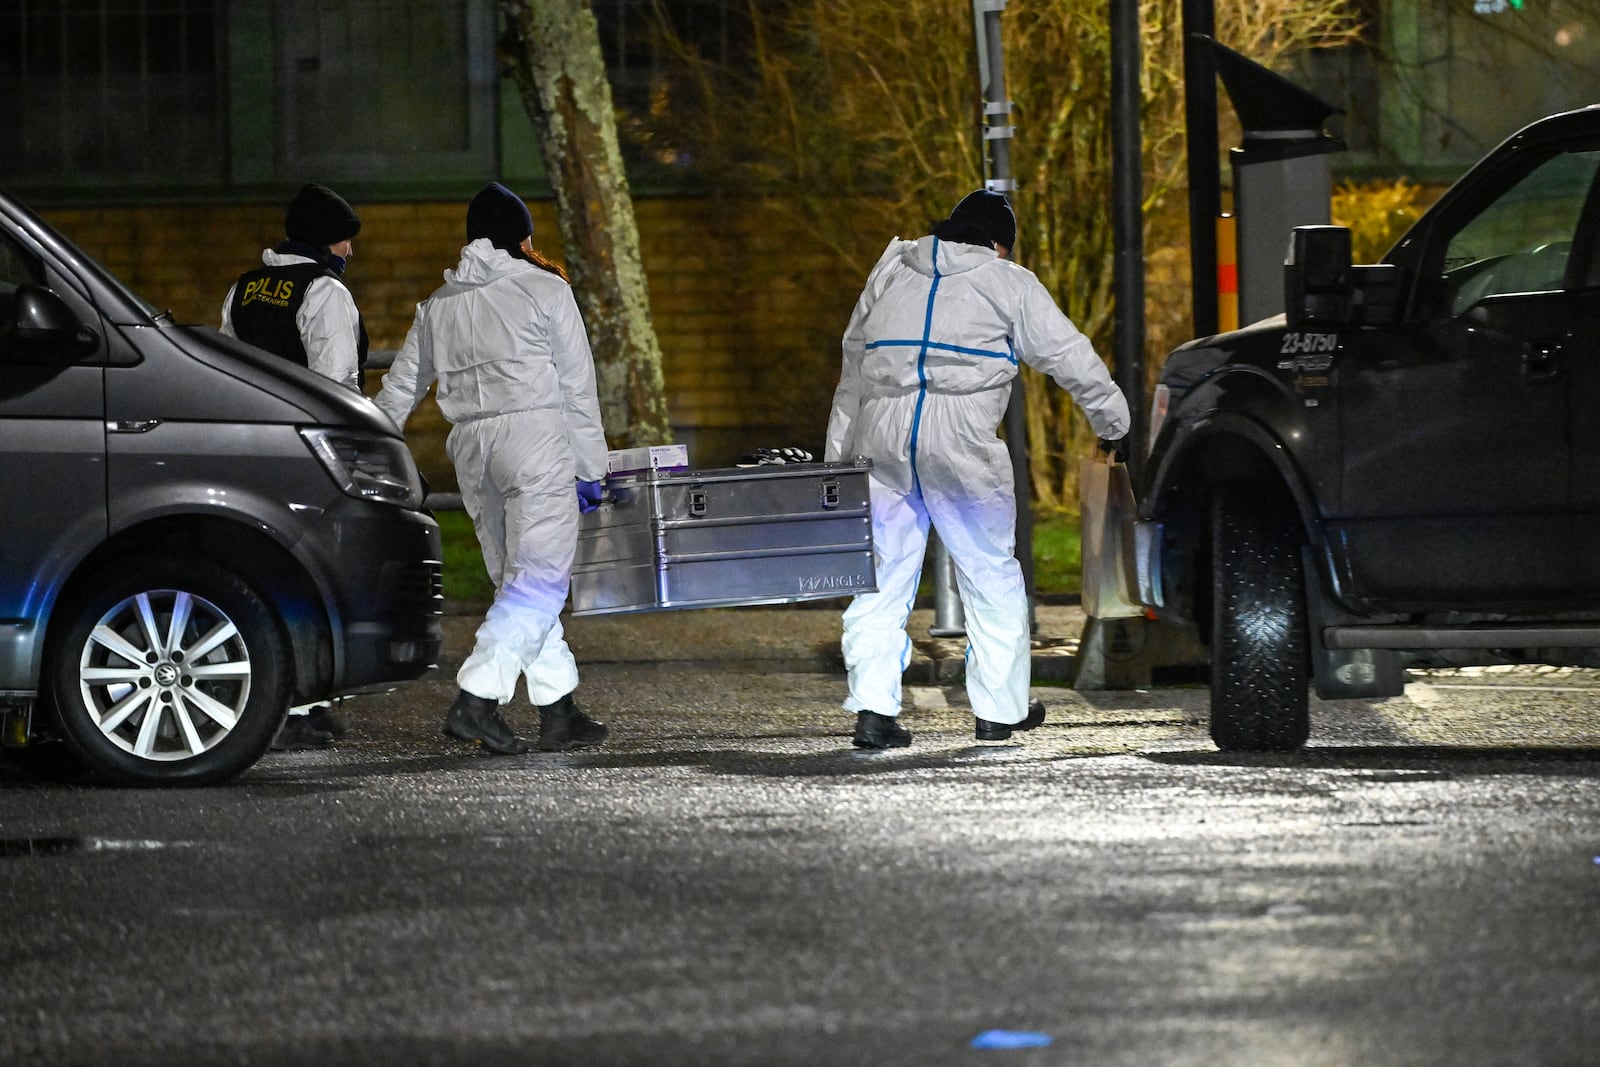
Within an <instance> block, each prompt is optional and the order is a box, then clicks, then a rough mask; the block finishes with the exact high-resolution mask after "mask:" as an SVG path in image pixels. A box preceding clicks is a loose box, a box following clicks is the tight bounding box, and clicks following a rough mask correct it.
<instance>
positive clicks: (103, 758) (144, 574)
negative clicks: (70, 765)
mask: <svg viewBox="0 0 1600 1067" xmlns="http://www.w3.org/2000/svg"><path fill="white" fill-rule="evenodd" d="M66 618H67V620H68V621H67V622H66V625H65V627H64V628H63V630H62V631H61V637H60V640H59V641H58V642H54V643H53V650H54V651H53V657H52V663H53V667H52V670H51V674H52V685H53V688H54V696H55V703H56V711H57V714H58V716H59V719H60V726H61V732H62V734H63V735H64V736H65V737H66V739H67V741H68V743H69V744H70V745H71V746H72V748H73V749H74V750H75V751H76V752H77V753H78V754H79V755H80V756H81V757H82V758H83V760H84V762H85V763H86V764H88V765H89V766H90V768H91V769H93V770H94V771H96V772H98V773H100V774H102V775H104V776H106V777H109V778H111V779H113V780H116V781H119V782H124V783H128V784H133V785H159V784H184V785H202V784H208V783H213V782H218V781H222V780H225V779H227V778H231V777H233V776H235V775H237V774H239V773H240V772H241V771H244V770H245V769H246V768H248V767H250V766H251V765H252V764H254V763H255V762H256V760H258V759H260V758H261V755H262V754H263V753H264V752H266V750H267V746H268V745H269V744H270V743H271V741H272V735H273V733H274V731H276V730H277V728H278V725H279V723H281V722H282V720H283V716H284V713H285V711H286V709H287V707H288V690H289V677H290V668H289V664H288V658H287V653H286V646H285V642H284V639H283V636H282V634H281V632H280V630H279V627H278V624H277V621H276V619H275V617H274V616H273V613H272V611H271V610H270V609H269V608H268V607H267V605H266V604H265V603H264V602H263V601H262V599H261V598H260V597H259V596H258V595H257V594H256V593H255V592H254V591H253V590H252V589H250V587H249V586H247V585H245V583H244V582H242V581H241V580H240V579H239V578H238V577H237V576H235V575H233V574H231V573H229V572H228V571H226V570H223V569H222V568H220V567H218V566H216V565H214V564H212V563H209V562H207V561H205V560H203V559H200V558H197V557H188V556H183V557H166V558H161V559H157V560H141V561H138V562H137V563H136V564H135V565H134V566H133V567H132V568H131V569H129V568H127V567H126V566H124V567H123V568H122V569H121V570H120V571H117V572H107V573H106V575H105V576H104V578H103V580H101V581H98V582H94V583H91V587H90V589H89V592H87V593H86V594H84V595H83V596H81V597H80V598H78V599H77V600H76V601H75V602H74V603H73V604H71V605H70V606H69V607H68V608H67V609H66Z"/></svg>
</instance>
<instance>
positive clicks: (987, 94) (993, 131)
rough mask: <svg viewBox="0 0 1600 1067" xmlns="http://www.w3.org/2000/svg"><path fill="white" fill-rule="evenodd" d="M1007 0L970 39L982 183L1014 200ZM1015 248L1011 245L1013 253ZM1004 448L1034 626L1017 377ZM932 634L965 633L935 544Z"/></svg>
mask: <svg viewBox="0 0 1600 1067" xmlns="http://www.w3.org/2000/svg"><path fill="white" fill-rule="evenodd" d="M1005 7H1006V0H972V17H973V31H974V37H975V38H976V41H977V47H978V78H979V82H980V88H981V90H982V98H983V127H984V128H983V143H984V148H985V152H984V186H985V188H988V189H992V190H994V191H995V192H998V193H1004V194H1006V196H1007V197H1008V198H1009V199H1011V200H1012V201H1013V205H1014V204H1015V200H1016V188H1017V183H1016V182H1015V181H1014V180H1013V179H1012V177H1011V139H1012V137H1013V136H1014V134H1015V127H1014V126H1012V125H1011V100H1010V99H1009V98H1008V97H1007V95H1006V75H1005V48H1004V45H1003V43H1002V40H1001V34H1000V14H1001V12H1003V11H1004V10H1005ZM1015 252H1016V250H1015V249H1012V253H1013V254H1015ZM1004 425H1005V431H1006V450H1007V452H1008V453H1009V454H1010V456H1011V474H1012V481H1013V484H1014V486H1015V492H1016V500H1017V521H1016V530H1017V546H1016V552H1017V561H1018V562H1019V563H1020V564H1021V565H1022V580H1023V584H1024V587H1025V588H1026V589H1027V594H1028V625H1029V628H1030V629H1034V628H1036V627H1037V623H1036V621H1035V617H1034V598H1033V492H1032V483H1031V482H1030V481H1029V475H1028V422H1027V405H1026V402H1025V399H1024V396H1023V390H1022V383H1021V381H1020V380H1018V381H1017V382H1015V383H1013V385H1012V389H1011V397H1010V400H1009V401H1008V403H1007V405H1006V414H1005V422H1004ZM933 562H934V623H933V627H932V629H931V631H930V632H932V633H933V634H934V635H935V636H938V637H943V636H952V635H955V634H961V633H965V632H966V623H965V619H964V618H963V616H962V615H961V602H960V599H959V598H958V597H956V596H955V595H953V594H952V593H951V591H950V589H949V585H950V584H951V583H953V581H954V577H955V576H954V568H953V567H952V566H951V564H950V561H949V553H948V552H947V551H946V550H945V548H944V546H943V545H942V544H939V543H937V542H936V543H935V544H934V546H933Z"/></svg>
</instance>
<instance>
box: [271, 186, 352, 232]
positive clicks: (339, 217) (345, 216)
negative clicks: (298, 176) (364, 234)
mask: <svg viewBox="0 0 1600 1067" xmlns="http://www.w3.org/2000/svg"><path fill="white" fill-rule="evenodd" d="M283 232H284V234H285V235H286V236H287V237H288V238H289V240H291V241H300V242H303V243H305V244H308V245H316V246H317V247H318V248H326V247H328V246H329V245H336V244H338V243H339V242H340V241H348V240H349V239H350V238H352V237H354V236H355V235H356V234H358V233H360V232H361V217H360V216H359V215H357V214H356V212H355V208H353V207H351V206H350V205H349V204H348V203H346V202H345V199H344V197H342V196H340V195H339V194H338V193H336V192H334V191H333V190H332V189H329V188H328V187H327V186H325V185H317V184H315V183H308V184H306V185H302V186H301V187H300V191H299V192H298V193H296V194H295V197H294V199H293V200H291V201H289V210H288V211H287V212H285V213H284V216H283Z"/></svg>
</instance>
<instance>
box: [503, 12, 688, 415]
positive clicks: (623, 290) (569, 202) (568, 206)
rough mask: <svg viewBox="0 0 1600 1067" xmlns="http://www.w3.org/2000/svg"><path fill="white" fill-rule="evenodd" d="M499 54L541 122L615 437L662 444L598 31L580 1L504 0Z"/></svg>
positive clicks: (654, 366) (645, 299)
mask: <svg viewBox="0 0 1600 1067" xmlns="http://www.w3.org/2000/svg"><path fill="white" fill-rule="evenodd" d="M500 13H501V15H502V17H503V21H504V29H505V34H504V36H503V38H502V39H501V44H500V53H501V61H502V62H503V63H504V65H505V67H506V69H507V70H508V71H509V73H510V75H511V77H512V79H513V80H514V81H515V82H516V85H517V89H518V91H519V93H520V94H521V96H522V103H523V106H524V107H525V108H527V111H528V115H529V117H531V118H532V119H533V124H534V127H535V129H536V130H537V131H538V137H539V147H540V151H541V154H542V155H543V158H544V165H545V173H546V174H548V175H549V177H550V184H551V186H552V187H553V188H554V190H555V197H556V219H557V222H558V224H559V226H560V229H561V240H562V244H563V245H564V246H565V249H566V259H567V266H568V269H569V270H570V271H571V274H572V283H573V288H574V289H575V290H576V292H577V297H578V303H579V305H580V306H581V307H582V309H583V316H584V322H585V324H586V325H587V327H588V330H589V338H590V341H591V343H592V345H593V347H594V352H595V371H596V374H597V376H598V378H599V389H600V411H601V417H602V418H603V419H604V421H605V425H606V429H607V431H608V436H610V438H611V440H612V442H613V443H614V444H618V445H624V446H627V445H645V444H661V443H664V442H666V441H669V440H670V439H671V436H672V431H671V428H670V426H669V425H668V421H667V402H666V392H665V388H664V386H663V381H662V373H661V346H660V343H659V341H658V340H657V338H656V332H655V326H654V324H653V323H652V321H651V318H650V298H649V291H648V288H647V286H646V282H645V273H644V263H643V261H642V259H641V257H640V254H639V230H638V225H637V224H636V222H635V221H634V215H633V200H632V197H631V196H630V194H629V192H628V181H627V174H626V172H625V171H624V170H623V165H622V153H621V150H620V149H619V147H618V145H617V130H616V119H615V115H614V113H613V111H612V103H611V85H610V83H609V82H608V81H607V80H606V68H605V62H604V60H603V59H602V57H601V54H600V33H599V28H598V27H597V26H596V24H595V20H594V13H593V12H592V11H590V9H589V4H588V3H586V2H585V0H500Z"/></svg>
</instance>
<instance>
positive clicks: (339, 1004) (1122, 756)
mask: <svg viewBox="0 0 1600 1067" xmlns="http://www.w3.org/2000/svg"><path fill="white" fill-rule="evenodd" d="M472 621H473V620H470V619H453V620H451V626H450V641H449V645H448V647H447V659H446V661H445V663H444V664H443V665H442V667H443V669H442V670H441V671H440V672H438V673H437V674H436V675H434V676H430V677H429V678H428V679H425V680H424V681H422V682H418V683H413V684H411V685H408V686H405V687H403V688H401V689H400V690H398V691H396V692H394V693H391V694H388V695H386V696H381V697H365V698H361V699H360V700H357V701H353V702H351V704H350V705H348V706H347V707H346V709H345V714H346V716H347V717H349V718H351V719H352V720H353V721H354V723H355V729H354V731H353V734H352V736H351V737H350V738H349V739H347V740H346V741H344V742H342V743H340V744H339V745H338V746H336V747H334V748H332V749H329V750H325V751H319V752H302V753H283V754H274V755H271V756H269V757H267V758H266V759H265V760H263V761H262V762H261V763H260V764H259V765H258V766H257V767H256V768H254V769H253V770H252V771H251V772H249V773H248V774H247V775H245V776H244V777H243V778H242V779H241V780H239V781H238V782H237V783H235V784H232V785H230V786H227V787H221V788H210V789H199V790H118V789H102V788H91V787H84V786H62V785H52V784H46V783H38V782H34V781H30V780H25V779H21V778H18V777H16V776H14V775H6V776H3V777H0V902H3V904H4V907H5V913H6V920H5V925H4V930H3V932H0V975H3V976H4V979H3V981H4V989H5V995H4V997H3V998H0V1064H8V1065H34V1064H41V1065H42V1064H102V1063H103V1064H118V1065H141V1064H152V1065H154V1064H386V1065H392V1064H406V1065H411V1064H463V1065H466V1064H474V1065H476V1064H486V1065H497V1064H517V1065H524V1064H641V1065H645V1064H649V1065H658V1064H659V1065H676V1064H684V1065H710V1064H819V1063H826V1064H969V1063H970V1064H981V1063H996V1062H999V1063H1006V1064H1018V1065H1023V1064H1073V1065H1081V1064H1092V1065H1100V1064H1107V1065H1122V1064H1127V1065H1135V1064H1137V1065H1151V1064H1207V1065H1214V1064H1240V1065H1252V1067H1254V1065H1279V1064H1282V1065H1291V1064H1292V1065H1303V1064H1327V1065H1358V1064H1359V1065H1385V1064H1452V1065H1458V1064H1465V1065H1474V1064H1485V1065H1487V1064H1592V1063H1595V1062H1600V1051H1597V1049H1600V907H1597V904H1600V788H1597V778H1600V680H1597V678H1596V677H1595V676H1594V675H1593V674H1592V673H1586V672H1572V671H1568V672H1533V671H1526V670H1523V671H1487V672H1485V671H1478V672H1439V673H1435V674H1430V675H1427V676H1425V677H1423V678H1421V679H1420V681H1419V682H1417V683H1414V684H1413V685H1412V686H1410V687H1409V689H1408V692H1407V696H1406V697H1405V698H1404V699H1396V700H1390V701H1385V702H1382V703H1378V704H1366V703H1360V702H1341V703H1338V704H1320V703H1319V704H1316V705H1315V707H1314V726H1313V743H1312V746H1311V747H1309V748H1308V749H1307V750H1306V751H1305V752H1303V753H1300V754H1296V755H1294V756H1282V757H1237V756H1226V755H1222V754H1219V753H1217V752H1216V751H1215V750H1214V749H1213V748H1212V746H1211V745H1210V743H1209V741H1208V739H1207V737H1206V733H1205V725H1204V719H1205V708H1206V699H1205V693H1204V691H1203V690H1199V689H1194V688H1175V689H1156V690H1150V691H1144V692H1138V691H1129V692H1111V693H1075V692H1073V691H1070V690H1067V689H1059V688H1047V687H1039V688H1037V689H1036V695H1039V696H1042V697H1044V698H1045V700H1046V702H1047V703H1048V704H1049V705H1050V706H1051V709H1052V714H1051V719H1050V720H1049V721H1048V722H1047V723H1046V725H1045V726H1044V727H1042V728H1040V729H1039V730H1036V731H1034V732H1032V733H1030V734H1027V735H1018V738H1017V739H1016V740H1014V741H1013V742H1008V743H1003V744H978V743H976V742H974V741H973V740H972V736H971V717H970V713H969V712H968V710H967V709H966V708H965V707H964V706H963V702H964V698H963V696H962V693H961V690H960V688H959V686H957V687H934V686H929V687H919V688H918V689H917V690H916V691H915V696H916V698H917V701H918V706H917V708H915V709H914V710H912V711H909V712H908V713H907V714H908V718H907V722H908V723H909V725H910V726H911V728H912V730H913V732H914V733H915V735H916V737H915V742H914V744H913V746H912V747H911V748H909V749H905V750H900V751H894V752H887V753H860V752H856V751H854V750H852V749H851V748H850V746H849V739H848V729H849V725H850V720H849V718H848V717H847V716H845V715H844V714H843V713H842V712H841V711H839V710H838V707H837V705H838V702H839V700H840V698H841V697H842V695H843V680H842V675H841V673H840V671H839V668H838V663H837V658H836V657H837V653H836V650H835V648H834V642H835V641H836V639H837V624H838V620H837V614H836V613H835V612H833V611H830V610H826V609H809V610H784V611H776V610H770V609H764V610H758V611H742V612H730V611H725V612H695V613H678V614H675V615H655V616H640V617H637V618H634V619H627V620H618V619H610V620H605V619H601V620H593V619H591V620H576V621H574V622H573V623H572V624H571V626H570V627H569V637H570V639H571V641H572V644H573V646H574V649H575V651H576V652H577V654H578V657H579V660H580V663H581V664H582V665H583V669H584V679H585V681H584V685H583V687H582V689H581V690H580V694H579V695H580V698H581V699H582V700H583V701H584V702H585V703H586V705H587V706H588V707H589V708H590V710H591V711H592V712H593V713H594V714H595V715H596V716H597V717H599V718H602V719H604V720H605V721H607V722H608V724H609V725H610V726H611V727H612V730H613V740H612V741H611V742H610V743H608V744H607V745H606V746H605V747H603V748H601V749H599V750H596V751H594V752H591V753H588V754H538V753H533V754H529V755H526V756H521V757H502V758H496V757H490V756H487V755H484V754H482V753H479V752H477V751H474V750H471V749H468V748H466V747H464V746H461V745H458V744H456V743H453V742H451V741H448V740H447V739H445V738H443V737H441V736H439V735H438V733H437V729H438V721H439V717H440V714H441V713H442V710H443V708H444V707H445V705H446V704H448V702H449V699H450V697H451V696H452V695H453V685H452V683H451V678H450V675H451V673H452V671H453V667H454V665H455V664H456V663H458V662H459V658H460V656H461V654H462V652H463V651H464V649H465V647H466V644H467V642H468V641H470V630H471V623H472ZM511 718H513V720H515V721H520V722H521V723H522V724H523V725H524V726H525V727H526V726H527V725H529V724H531V722H532V715H531V714H530V713H529V712H528V711H527V710H526V709H525V708H522V709H516V710H514V711H513V713H512V715H511ZM975 1042H976V1043H978V1044H979V1045H982V1044H984V1043H985V1042H988V1043H1001V1044H1005V1043H1018V1042H1020V1043H1022V1044H1024V1045H1027V1044H1030V1043H1031V1045H1032V1046H1033V1047H1022V1048H1009V1049H994V1048H984V1047H974V1044H975Z"/></svg>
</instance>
